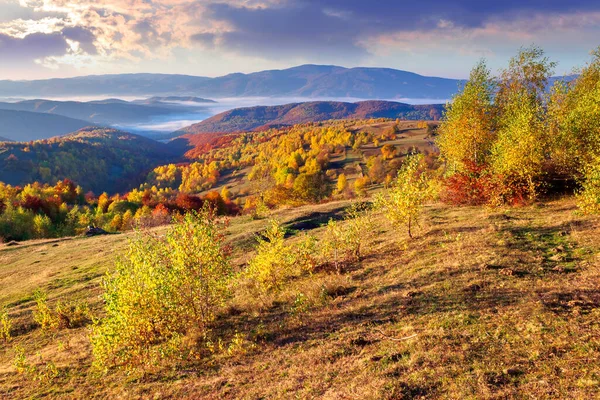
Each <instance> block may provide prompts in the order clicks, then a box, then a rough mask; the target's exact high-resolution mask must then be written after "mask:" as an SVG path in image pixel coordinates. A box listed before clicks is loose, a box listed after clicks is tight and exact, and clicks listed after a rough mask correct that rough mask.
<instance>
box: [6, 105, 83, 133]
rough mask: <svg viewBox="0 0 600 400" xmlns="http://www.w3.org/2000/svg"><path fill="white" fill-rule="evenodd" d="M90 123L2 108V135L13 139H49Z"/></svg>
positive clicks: (59, 116)
mask: <svg viewBox="0 0 600 400" xmlns="http://www.w3.org/2000/svg"><path fill="white" fill-rule="evenodd" d="M0 108H1V107H0ZM88 125H90V123H89V122H87V121H82V120H79V119H73V118H68V117H64V116H61V115H48V114H44V113H37V112H27V111H13V110H2V109H0V136H2V137H4V138H6V139H9V140H11V141H20V142H27V141H30V140H39V139H47V138H51V137H53V136H60V135H64V134H66V133H69V132H73V131H76V130H78V129H81V128H83V127H85V126H88Z"/></svg>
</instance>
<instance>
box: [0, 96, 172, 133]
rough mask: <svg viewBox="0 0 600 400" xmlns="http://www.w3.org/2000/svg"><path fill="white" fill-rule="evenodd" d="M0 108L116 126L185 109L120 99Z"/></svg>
mask: <svg viewBox="0 0 600 400" xmlns="http://www.w3.org/2000/svg"><path fill="white" fill-rule="evenodd" d="M0 110H18V111H29V112H36V113H46V114H55V115H62V116H65V117H70V118H77V119H80V120H84V121H88V123H87V124H86V125H90V124H101V125H115V124H121V123H127V122H135V123H138V122H143V121H148V120H150V119H151V118H152V117H157V116H165V115H169V114H173V113H177V112H181V109H173V108H172V107H169V106H168V105H166V104H163V103H160V102H155V103H153V104H143V105H142V104H133V103H130V102H125V101H122V100H118V99H116V100H115V99H113V100H107V101H92V102H79V101H54V100H43V99H40V100H26V101H20V102H16V103H0ZM84 126H85V125H84ZM79 128H81V126H80V127H78V128H75V129H70V130H67V132H73V131H74V130H77V129H79Z"/></svg>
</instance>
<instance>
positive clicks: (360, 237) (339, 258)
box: [323, 203, 373, 273]
mask: <svg viewBox="0 0 600 400" xmlns="http://www.w3.org/2000/svg"><path fill="white" fill-rule="evenodd" d="M372 229H373V222H372V219H371V213H370V210H368V209H365V207H364V206H363V205H361V204H360V203H353V204H352V205H351V206H350V207H349V208H348V209H347V210H346V215H345V217H344V222H343V223H340V222H338V221H334V220H333V219H330V220H329V223H328V224H327V229H326V231H325V241H324V243H323V252H324V253H325V255H326V257H327V258H328V259H331V260H332V263H333V266H334V268H335V270H336V271H337V272H338V273H340V272H341V270H342V265H343V263H345V262H347V261H354V262H359V261H360V260H361V259H362V255H363V244H364V243H365V241H366V240H367V235H371V234H372Z"/></svg>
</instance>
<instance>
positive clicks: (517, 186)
mask: <svg viewBox="0 0 600 400" xmlns="http://www.w3.org/2000/svg"><path fill="white" fill-rule="evenodd" d="M555 65H556V63H554V62H551V61H549V59H548V58H547V57H545V55H544V51H543V50H542V49H541V48H539V47H536V46H532V47H529V48H525V49H521V50H520V51H519V53H518V54H517V55H516V56H515V57H513V58H512V59H511V60H510V62H509V66H508V68H507V69H505V70H504V71H503V72H502V74H501V77H500V82H499V85H498V93H497V94H496V97H495V105H496V108H497V110H496V111H497V115H498V117H497V121H496V122H497V131H496V135H497V136H496V140H495V141H494V144H493V147H492V149H491V157H490V166H491V170H492V171H493V173H494V174H495V175H496V176H497V177H498V179H499V184H498V185H497V188H498V190H497V193H496V194H495V198H494V199H493V201H494V202H498V203H503V202H505V201H506V199H515V198H518V197H523V198H527V199H530V200H531V199H534V198H535V197H536V196H537V194H538V183H539V178H540V177H541V176H542V174H543V172H544V170H543V166H544V162H545V161H546V160H547V155H548V149H549V143H550V141H549V139H548V136H549V135H548V131H547V129H546V121H545V118H546V116H545V104H544V95H545V90H546V87H547V85H548V80H549V78H550V76H551V75H552V71H553V69H554V66H555Z"/></svg>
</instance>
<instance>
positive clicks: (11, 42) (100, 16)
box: [0, 0, 600, 79]
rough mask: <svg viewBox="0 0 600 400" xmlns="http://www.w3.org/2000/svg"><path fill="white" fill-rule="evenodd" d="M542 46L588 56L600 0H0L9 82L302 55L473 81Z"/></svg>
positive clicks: (245, 65) (209, 71) (599, 25)
mask: <svg viewBox="0 0 600 400" xmlns="http://www.w3.org/2000/svg"><path fill="white" fill-rule="evenodd" d="M531 44H536V45H538V46H541V47H543V48H544V49H545V50H546V52H547V55H548V56H549V57H550V58H551V59H552V60H554V61H557V62H558V67H557V69H556V73H557V74H565V73H570V72H572V71H573V69H574V68H576V67H578V66H582V65H584V64H585V62H586V61H587V60H588V58H589V52H590V51H591V50H592V49H594V48H596V47H597V46H599V45H600V1H598V0H503V1H496V0H491V1H487V0H460V1H452V0H419V1H415V0H410V1H406V0H369V1H365V0H161V1H155V0H0V79H43V78H52V77H70V76H79V75H89V74H105V73H125V72H127V73H129V72H153V73H179V74H188V75H201V76H221V75H225V74H228V73H233V72H245V73H247V72H254V71H260V70H265V69H282V68H287V67H291V66H295V65H300V64H328V65H341V66H345V67H355V66H371V67H387V68H396V69H402V70H407V71H412V72H417V73H420V74H423V75H430V76H443V77H451V78H465V77H467V76H468V73H469V70H470V69H471V67H472V66H473V64H474V63H475V62H477V61H478V60H479V59H481V58H486V59H487V60H488V63H489V65H490V66H491V67H492V69H494V70H497V69H499V68H501V67H502V66H504V65H505V64H506V62H507V60H508V59H509V58H510V57H511V56H512V55H514V54H515V53H516V52H517V51H518V49H519V48H520V47H522V46H529V45H531Z"/></svg>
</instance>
